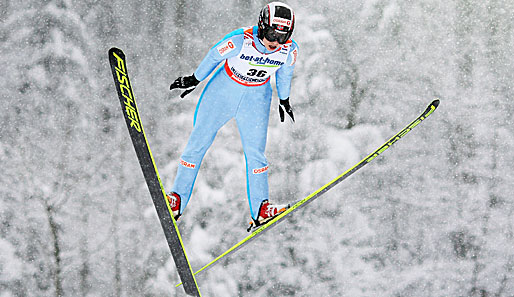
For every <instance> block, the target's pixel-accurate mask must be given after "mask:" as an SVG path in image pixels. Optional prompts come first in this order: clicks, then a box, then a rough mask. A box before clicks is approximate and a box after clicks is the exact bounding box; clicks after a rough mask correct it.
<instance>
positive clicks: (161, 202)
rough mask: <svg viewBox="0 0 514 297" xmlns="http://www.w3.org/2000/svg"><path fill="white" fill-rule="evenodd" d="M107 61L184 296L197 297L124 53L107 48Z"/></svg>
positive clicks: (194, 281)
mask: <svg viewBox="0 0 514 297" xmlns="http://www.w3.org/2000/svg"><path fill="white" fill-rule="evenodd" d="M109 61H110V64H111V70H112V74H113V77H114V84H115V85H116V90H117V91H118V96H119V100H120V103H121V108H122V110H123V115H124V118H125V121H126V124H127V128H128V130H129V134H130V138H131V139H132V143H133V145H134V149H135V151H136V155H137V157H138V160H139V164H140V165H141V169H142V171H143V175H144V177H145V180H146V183H147V185H148V189H149V190H150V194H151V197H152V200H153V203H154V205H155V209H156V210H157V215H158V217H159V220H160V222H161V226H162V228H163V230H164V234H165V236H166V240H167V242H168V246H169V248H170V251H171V254H172V256H173V259H174V261H175V265H176V266H177V270H178V274H179V276H180V280H181V281H182V282H184V290H185V291H186V293H187V294H188V295H191V296H197V297H200V296H201V294H200V290H199V288H198V284H197V282H196V279H195V277H194V274H193V270H192V268H191V265H190V264H189V261H188V259H187V256H186V253H185V250H184V244H183V242H182V238H181V236H180V232H179V230H178V226H177V223H176V221H175V219H174V217H173V213H172V211H171V208H170V205H169V203H168V201H167V199H166V194H165V192H164V189H163V186H162V182H161V179H160V177H159V173H158V171H157V166H156V165H155V161H154V159H153V156H152V152H151V151H150V146H149V144H148V139H147V137H146V135H145V132H144V129H143V123H142V121H141V117H140V115H139V111H138V108H137V104H136V99H135V97H134V92H133V90H132V85H131V84H130V79H129V76H128V71H127V64H126V60H125V54H124V53H123V51H122V50H120V49H118V48H111V49H110V50H109Z"/></svg>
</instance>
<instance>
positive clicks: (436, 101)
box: [432, 99, 440, 108]
mask: <svg viewBox="0 0 514 297" xmlns="http://www.w3.org/2000/svg"><path fill="white" fill-rule="evenodd" d="M439 102H440V100H439V99H435V100H434V101H432V105H433V106H434V107H435V108H437V107H438V106H439Z"/></svg>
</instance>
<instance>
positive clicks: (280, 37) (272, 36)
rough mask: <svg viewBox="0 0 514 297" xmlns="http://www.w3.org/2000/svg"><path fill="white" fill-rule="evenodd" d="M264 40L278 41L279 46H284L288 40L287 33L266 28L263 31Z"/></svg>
mask: <svg viewBox="0 0 514 297" xmlns="http://www.w3.org/2000/svg"><path fill="white" fill-rule="evenodd" d="M264 38H266V39H267V40H268V41H270V42H275V41H278V43H280V44H285V43H286V42H287V40H288V39H289V34H287V32H283V31H279V30H276V29H274V28H267V29H266V30H264Z"/></svg>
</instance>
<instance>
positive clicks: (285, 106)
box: [278, 97, 294, 123]
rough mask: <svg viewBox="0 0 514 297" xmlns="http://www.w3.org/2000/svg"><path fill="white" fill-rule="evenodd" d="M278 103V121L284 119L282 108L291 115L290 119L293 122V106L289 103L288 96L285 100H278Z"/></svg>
mask: <svg viewBox="0 0 514 297" xmlns="http://www.w3.org/2000/svg"><path fill="white" fill-rule="evenodd" d="M278 102H279V103H280V105H279V106H278V114H279V115H280V121H281V122H283V121H284V110H285V112H286V113H287V114H288V115H289V116H290V117H291V120H293V123H294V115H293V108H292V107H291V105H290V104H289V97H287V99H285V100H278Z"/></svg>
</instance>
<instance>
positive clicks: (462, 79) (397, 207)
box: [0, 0, 514, 297]
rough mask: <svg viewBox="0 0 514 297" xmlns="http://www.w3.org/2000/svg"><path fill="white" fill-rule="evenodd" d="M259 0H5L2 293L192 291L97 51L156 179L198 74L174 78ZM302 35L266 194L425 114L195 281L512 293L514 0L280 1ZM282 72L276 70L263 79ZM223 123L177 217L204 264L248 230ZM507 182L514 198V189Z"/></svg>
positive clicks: (0, 120) (298, 193)
mask: <svg viewBox="0 0 514 297" xmlns="http://www.w3.org/2000/svg"><path fill="white" fill-rule="evenodd" d="M266 3H267V1H242V0H226V1H222V2H219V1H214V0H203V1H185V0H177V1H169V0H153V1H127V0H109V1H106V0H98V1H96V0H85V1H73V0H45V1H33V0H25V1H13V0H3V1H2V2H1V3H0V21H1V23H0V49H1V55H0V68H1V69H2V74H1V80H0V100H1V105H0V168H1V169H0V171H1V174H0V296H1V297H10V296H56V297H59V296H116V297H121V296H148V297H150V296H184V295H185V294H184V291H183V290H182V289H181V288H178V289H176V288H175V287H174V285H175V284H176V283H178V281H179V279H178V275H177V273H176V268H175V265H174V262H173V260H172V258H171V257H170V252H169V249H168V246H167V244H166V240H165V237H164V234H163V232H162V229H161V226H160V223H159V221H158V219H157V216H156V212H155V209H154V206H153V204H152V200H151V198H150V195H149V192H148V189H147V187H146V184H145V182H144V178H143V175H142V173H141V170H140V168H139V165H138V162H137V158H136V155H135V153H134V149H133V148H132V144H131V142H130V139H129V135H128V133H127V128H126V126H125V123H124V120H123V118H122V113H121V111H120V105H119V100H118V98H117V95H116V90H115V88H114V84H113V79H112V74H111V71H110V69H109V63H108V57H107V51H108V49H109V48H110V47H113V46H116V47H119V48H121V49H123V50H124V51H125V53H126V55H127V64H128V71H129V75H130V77H131V81H132V84H133V88H134V92H135V97H136V98H137V101H138V106H139V110H140V113H141V116H142V120H143V124H144V127H145V131H146V133H147V136H148V139H149V143H150V146H151V148H152V152H153V155H154V158H155V159H156V163H157V166H158V168H159V173H160V175H161V179H162V181H163V184H164V186H165V189H166V191H169V190H170V189H171V185H172V183H173V179H174V177H175V171H176V168H177V165H178V159H179V156H180V154H181V152H182V150H183V148H184V147H185V144H186V141H187V138H188V137H189V133H190V131H191V129H192V122H193V114H194V109H195V105H196V103H197V100H198V98H199V96H200V94H201V89H203V87H204V86H205V81H204V82H202V83H201V84H200V85H199V88H197V90H196V91H195V92H193V93H192V94H190V95H189V96H187V97H186V98H185V99H183V100H181V99H180V98H179V96H178V95H179V94H180V93H179V92H178V91H177V92H170V91H169V89H168V87H169V84H170V83H171V82H172V81H173V80H175V79H176V78H177V77H178V76H183V75H190V74H191V73H192V72H193V71H194V70H195V69H196V67H197V65H198V64H199V63H200V61H201V60H202V58H203V57H204V55H205V54H206V53H207V51H208V50H209V49H210V48H211V47H212V46H213V45H214V44H215V43H216V42H218V41H219V40H220V39H221V38H222V37H223V36H224V35H225V34H227V33H229V32H231V31H232V30H234V29H237V28H239V27H244V26H252V25H256V24H257V20H258V13H259V11H260V9H261V8H262V7H263V6H264V5H265V4H266ZM287 3H288V4H289V5H291V6H292V7H293V9H295V12H296V28H295V32H294V34H293V38H294V39H295V40H296V41H297V43H298V44H299V46H300V51H299V56H298V61H297V64H296V69H295V76H294V78H293V82H292V92H291V103H292V106H293V108H294V111H295V117H296V123H294V124H292V123H290V122H287V121H286V122H285V123H280V121H279V117H278V111H277V109H278V107H277V106H278V102H277V98H276V95H274V99H273V103H272V108H271V115H270V127H269V135H268V146H267V151H266V153H267V157H268V160H269V163H270V196H271V199H272V200H273V201H276V202H277V203H286V202H294V201H296V200H299V199H302V198H304V197H306V196H307V195H309V194H310V193H311V192H313V191H315V190H316V189H317V188H319V187H321V186H322V185H324V184H325V183H327V182H329V181H330V180H332V179H333V178H335V177H336V176H338V175H339V174H341V173H342V172H344V171H345V170H347V169H348V168H350V167H351V166H353V165H354V164H355V163H356V162H358V161H359V160H360V159H362V158H363V157H364V156H366V155H367V154H369V153H370V152H372V151H373V150H374V149H376V148H377V147H378V146H379V145H381V144H382V143H383V142H385V141H386V140H387V139H388V138H389V137H390V136H392V135H394V134H395V133H396V132H397V131H399V130H400V129H401V128H403V127H404V126H405V125H406V124H408V123H409V122H410V121H411V120H413V119H414V118H415V117H416V116H417V115H418V114H419V113H420V112H422V111H423V110H424V109H425V108H426V106H427V104H429V103H430V102H431V101H432V100H433V99H434V98H436V97H437V98H440V99H441V104H440V106H439V108H438V110H437V111H436V112H435V113H434V114H433V115H432V116H430V118H429V119H427V120H426V121H425V122H423V124H421V125H420V126H418V127H417V128H416V129H415V130H414V131H412V132H411V133H409V135H407V136H406V137H405V138H404V139H402V140H401V141H400V142H398V143H397V144H395V145H394V146H393V147H392V148H391V149H389V150H388V151H387V152H385V153H384V154H383V155H381V156H380V157H379V158H377V159H376V160H374V161H373V163H371V164H369V165H368V166H366V167H365V168H363V169H362V170H360V171H359V172H358V173H356V174H355V175H353V176H352V177H351V178H349V179H347V180H345V181H344V182H343V183H341V184H340V185H338V186H337V187H335V188H334V189H333V190H331V191H330V192H328V193H327V194H325V195H324V196H322V198H320V199H318V200H316V201H315V202H313V203H312V204H310V205H309V206H308V207H306V208H304V209H302V210H301V211H298V212H296V213H295V214H294V215H292V216H291V217H290V218H289V219H287V220H286V221H285V222H283V223H282V224H280V225H279V226H277V227H276V228H274V229H273V230H272V231H270V232H268V233H267V234H266V235H264V236H262V237H261V238H259V239H258V240H257V241H256V242H253V243H252V244H250V245H248V246H247V247H245V248H244V249H243V250H240V251H239V252H237V253H236V254H235V255H233V256H232V257H230V258H228V259H226V260H224V261H222V263H220V264H218V265H217V266H215V267H213V268H212V269H210V270H209V271H206V272H203V273H202V274H200V275H198V276H197V280H198V283H199V285H200V289H201V291H202V293H203V295H205V296H352V297H353V296H418V297H419V296H427V297H428V296H473V297H474V296H480V297H485V296H496V297H500V296H514V271H513V269H514V249H513V246H514V226H513V225H514V201H513V197H512V193H513V192H514V183H513V175H514V173H513V170H512V164H514V126H513V122H512V117H513V112H514V105H513V104H512V100H513V99H514V89H513V87H512V84H513V81H514V71H513V70H514V50H513V49H514V15H513V13H512V12H513V11H514V2H513V1H511V0H487V1H484V0H451V1H434V0H419V1H411V0H348V1H311V0H303V1H298V0H291V1H289V2H287ZM273 85H274V82H273ZM245 189H246V185H245V165H244V157H243V153H242V147H241V141H240V139H239V134H238V132H237V127H236V125H235V123H234V122H233V121H231V122H229V124H227V125H226V126H225V127H224V128H222V129H221V130H220V132H219V133H218V136H217V138H216V140H215V142H214V144H213V146H212V147H211V149H210V150H209V152H208V153H207V155H206V157H205V159H204V162H203V166H202V169H201V170H200V174H199V176H198V179H197V182H196V186H195V190H194V193H193V196H192V198H191V201H190V203H189V205H188V208H187V209H186V211H185V213H184V215H183V216H182V218H181V220H180V222H179V228H180V230H181V232H182V236H183V240H184V244H185V246H186V251H187V253H188V257H189V259H190V261H191V264H192V266H193V269H194V270H196V269H198V268H200V267H202V266H203V265H204V264H206V263H207V262H209V261H210V260H211V259H212V258H214V257H216V256H218V255H219V254H221V253H222V252H223V251H224V250H226V249H227V248H229V247H230V246H232V245H233V244H235V243H236V242H237V241H238V240H240V239H242V238H243V237H244V236H246V234H247V233H246V230H245V228H246V227H247V224H248V222H249V219H250V215H249V207H248V203H247V198H246V190H245ZM509 193H510V194H509Z"/></svg>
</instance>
